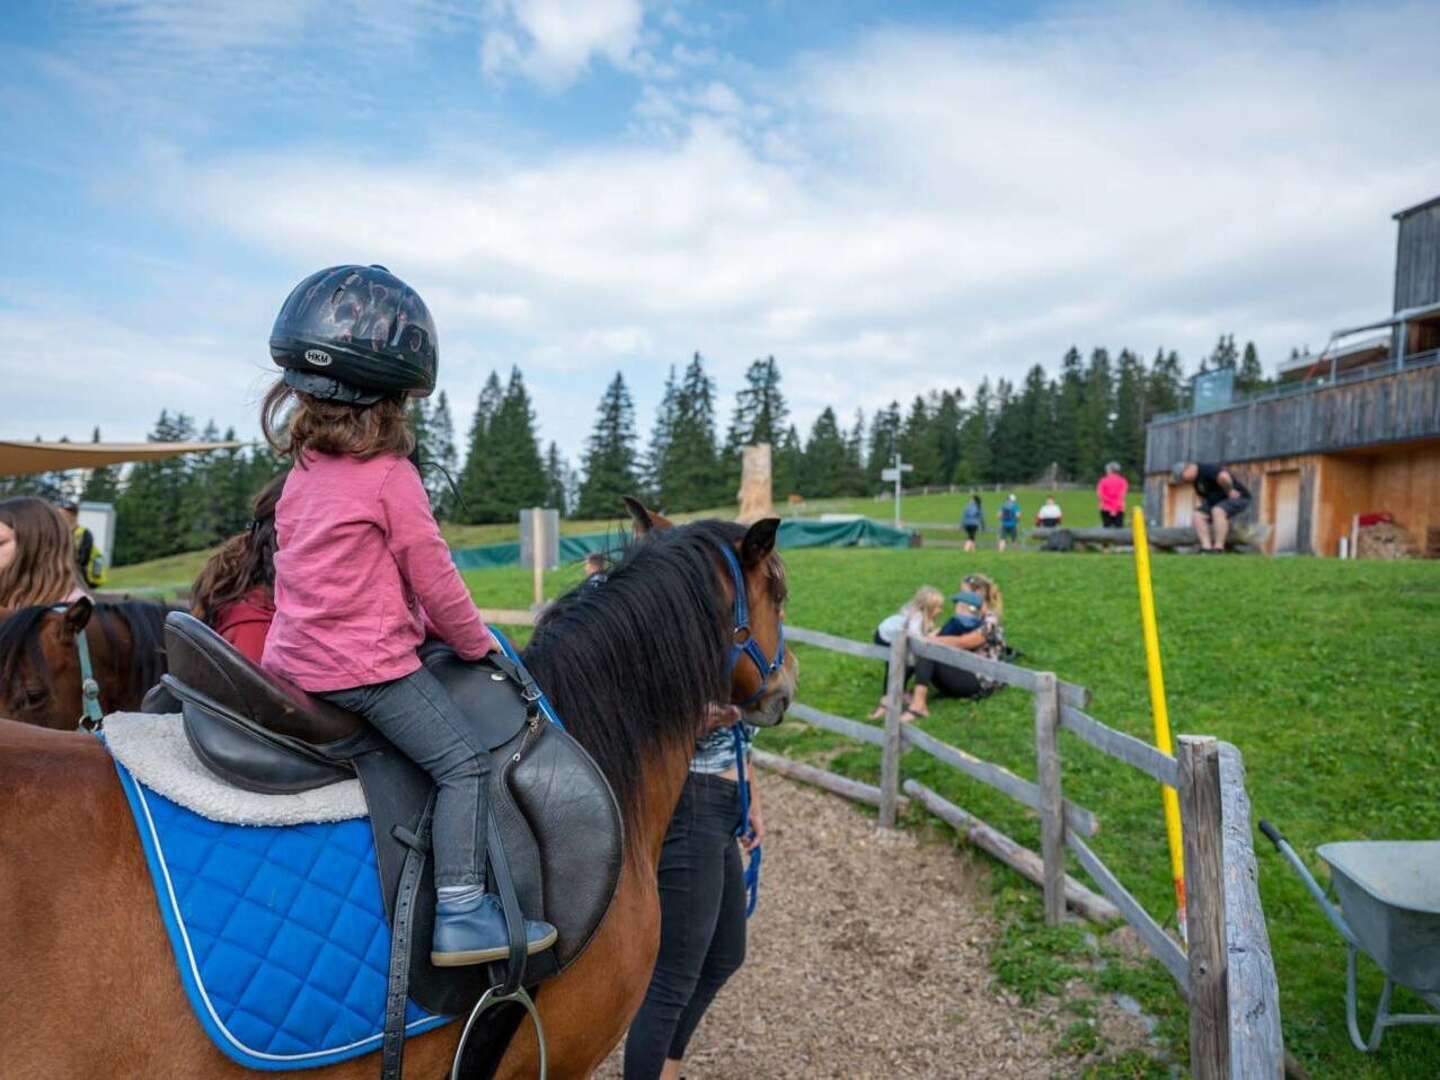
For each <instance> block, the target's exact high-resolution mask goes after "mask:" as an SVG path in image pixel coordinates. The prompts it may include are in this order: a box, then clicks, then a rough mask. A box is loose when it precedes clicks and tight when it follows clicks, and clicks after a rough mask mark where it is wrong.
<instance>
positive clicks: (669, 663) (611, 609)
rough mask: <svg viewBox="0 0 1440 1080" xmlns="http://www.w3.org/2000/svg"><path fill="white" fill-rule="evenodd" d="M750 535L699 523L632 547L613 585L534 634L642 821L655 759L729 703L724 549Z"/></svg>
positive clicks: (572, 714) (531, 651) (561, 703)
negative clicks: (648, 767) (646, 775)
mask: <svg viewBox="0 0 1440 1080" xmlns="http://www.w3.org/2000/svg"><path fill="white" fill-rule="evenodd" d="M744 535H745V529H744V528H743V527H742V526H739V525H734V524H731V523H729V522H724V521H697V522H693V523H691V524H689V525H681V526H677V527H675V528H673V529H668V530H665V531H663V532H653V533H651V534H650V535H649V536H647V537H646V538H644V539H643V540H641V541H638V542H635V543H632V544H631V545H630V547H629V548H628V550H626V552H625V553H624V555H623V557H622V558H621V559H620V561H619V562H618V563H617V564H616V565H615V566H614V567H613V568H612V569H611V570H610V571H609V574H608V576H607V577H606V578H605V580H604V583H603V584H599V585H597V584H596V583H594V582H593V581H586V582H583V583H581V584H580V585H577V586H576V587H575V588H574V589H571V590H570V591H569V592H568V593H566V594H565V595H564V596H562V597H560V598H559V599H558V600H556V601H555V603H554V604H552V605H551V606H550V607H549V608H548V609H547V610H546V612H545V614H544V615H543V616H542V617H541V619H540V621H539V623H538V624H537V625H536V627H535V634H534V637H532V638H531V640H530V644H529V645H528V646H526V648H525V651H524V657H525V663H526V665H527V666H528V667H529V668H530V670H531V671H532V672H533V674H534V675H535V678H536V681H537V682H539V684H540V685H541V686H542V687H544V689H545V692H546V693H547V694H548V695H549V697H550V701H551V703H552V704H553V705H554V706H555V710H556V712H558V713H559V714H560V718H561V719H562V720H563V721H564V722H565V725H566V727H567V729H568V730H569V732H570V734H572V735H574V736H575V738H576V739H577V740H578V741H579V742H580V743H581V744H582V745H583V746H584V747H585V749H586V750H588V751H589V752H590V755H591V756H592V757H593V758H594V759H595V762H596V764H597V765H599V766H600V769H601V771H602V772H604V774H605V776H606V778H607V779H608V780H609V781H610V785H611V787H612V788H614V790H615V794H616V797H617V798H618V799H619V800H620V804H621V806H622V808H623V810H624V812H625V817H626V821H627V824H629V823H630V822H633V820H634V817H635V815H636V814H637V812H638V811H639V810H640V808H641V807H642V805H643V792H642V769H643V766H644V762H645V759H646V757H647V756H649V755H650V754H651V753H653V752H654V751H655V750H656V749H666V748H670V747H678V746H681V745H686V746H690V745H693V743H694V741H695V739H696V738H697V737H698V735H699V733H700V731H701V724H702V721H703V718H704V714H705V710H706V707H707V706H708V705H710V704H711V703H712V702H723V701H726V700H727V699H728V697H729V679H728V677H727V675H726V671H725V660H726V654H727V650H728V646H729V643H730V626H729V621H730V610H729V607H728V606H727V600H726V597H725V596H724V594H723V593H722V591H721V589H720V586H719V582H720V574H721V572H722V571H721V568H720V562H719V558H720V556H719V548H720V546H722V545H725V546H731V547H733V546H734V545H735V544H736V543H737V542H738V541H739V540H740V539H741V538H742V537H744Z"/></svg>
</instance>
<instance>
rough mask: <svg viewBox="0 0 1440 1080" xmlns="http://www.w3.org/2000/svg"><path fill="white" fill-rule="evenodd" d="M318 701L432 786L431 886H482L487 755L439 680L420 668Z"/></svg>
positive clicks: (333, 693) (488, 773)
mask: <svg viewBox="0 0 1440 1080" xmlns="http://www.w3.org/2000/svg"><path fill="white" fill-rule="evenodd" d="M317 696H318V697H322V698H324V699H325V700H326V701H329V702H332V703H334V704H336V705H338V706H340V707H341V708H342V709H349V710H350V711H351V712H356V713H359V714H360V715H361V716H363V717H365V719H366V720H368V721H370V723H371V724H373V725H374V726H375V728H376V729H377V730H378V731H379V732H380V734H382V735H384V736H385V737H386V738H387V739H389V740H390V741H391V742H392V743H394V744H395V746H396V747H397V748H398V749H399V750H400V752H401V753H402V754H404V755H405V756H406V757H408V758H409V759H410V760H411V761H413V762H415V764H416V765H419V766H420V768H422V769H424V770H425V771H426V772H427V773H429V774H430V777H431V779H433V780H434V781H435V787H436V791H435V817H434V823H433V825H432V826H431V843H432V845H433V847H434V850H435V884H436V886H441V885H483V884H484V883H485V874H484V870H485V810H486V794H487V792H486V787H485V785H486V784H487V783H488V781H489V778H490V754H489V751H487V750H486V749H485V747H484V746H482V745H481V744H480V742H479V741H478V740H477V739H476V738H475V737H474V735H473V733H472V729H471V725H470V724H469V723H467V722H466V720H465V716H464V714H463V713H461V711H460V708H459V706H457V705H456V704H455V702H454V701H452V700H451V699H450V695H449V694H447V693H446V692H445V688H444V687H443V686H441V685H440V681H439V680H438V679H436V678H435V676H434V675H431V674H430V672H429V671H427V670H426V669H425V668H423V667H422V668H421V669H420V670H419V671H416V672H413V673H411V674H409V675H406V676H405V677H404V678H401V679H396V680H395V681H394V682H388V683H377V684H376V685H374V686H357V687H355V688H353V689H351V690H332V691H330V692H329V693H324V694H319V695H317Z"/></svg>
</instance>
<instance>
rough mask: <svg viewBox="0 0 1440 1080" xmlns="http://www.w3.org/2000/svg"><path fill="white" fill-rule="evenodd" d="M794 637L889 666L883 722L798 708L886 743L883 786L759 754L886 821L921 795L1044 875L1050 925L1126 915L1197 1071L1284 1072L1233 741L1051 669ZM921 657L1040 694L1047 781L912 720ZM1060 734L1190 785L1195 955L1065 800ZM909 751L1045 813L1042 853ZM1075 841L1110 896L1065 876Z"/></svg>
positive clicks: (810, 717)
mask: <svg viewBox="0 0 1440 1080" xmlns="http://www.w3.org/2000/svg"><path fill="white" fill-rule="evenodd" d="M786 636H787V637H788V638H789V640H791V641H793V642H800V643H804V644H806V645H810V646H814V647H816V648H821V649H826V650H829V651H831V652H838V653H843V654H845V655H848V656H856V657H862V658H865V659H870V660H877V661H882V662H885V663H887V664H888V665H889V678H888V682H887V693H886V699H887V702H888V704H887V707H886V710H885V723H884V727H883V728H882V727H876V726H874V725H871V724H863V723H859V722H857V721H855V720H850V719H847V718H845V717H843V716H835V715H832V714H830V713H826V712H822V711H820V710H819V709H815V708H812V707H811V706H808V705H804V704H800V703H796V704H795V705H792V706H791V708H790V715H791V716H793V717H794V718H795V719H797V720H800V721H803V722H804V723H807V724H812V725H814V726H816V727H819V728H823V729H825V730H827V731H832V732H835V733H837V734H840V735H844V736H848V737H849V738H852V739H858V740H860V741H862V742H867V743H870V744H872V745H875V746H879V747H880V750H881V755H882V756H881V764H880V783H879V785H878V786H877V785H873V784H865V783H861V782H859V781H856V780H852V779H850V778H848V777H842V776H837V775H835V774H834V773H830V772H827V771H825V770H824V769H820V768H816V767H815V766H812V765H805V764H801V763H799V762H793V761H790V760H789V759H787V758H784V757H780V756H778V755H775V754H770V753H766V752H764V751H760V750H757V751H756V752H755V763H756V764H757V765H759V766H761V767H762V768H768V769H773V770H774V771H776V772H779V773H783V774H784V775H787V776H792V777H795V778H796V779H799V780H804V781H806V782H808V783H812V784H816V785H818V786H820V787H823V788H826V789H827V790H830V791H833V792H835V793H837V794H840V795H844V796H846V797H847V798H851V799H855V800H858V801H860V802H865V803H869V804H871V805H873V806H875V807H877V808H878V809H879V818H880V824H881V825H882V826H884V827H887V828H893V827H895V824H896V817H897V812H898V811H899V810H900V809H901V808H902V807H903V806H905V805H907V804H908V803H909V802H912V801H913V802H914V803H918V804H919V805H921V806H923V807H925V809H926V810H928V811H929V812H930V813H932V814H934V815H935V816H936V817H938V818H940V819H941V820H943V821H945V822H947V823H948V824H949V825H951V826H952V827H953V828H955V830H956V831H957V832H959V833H960V835H962V836H964V837H965V838H966V839H967V840H969V841H970V842H971V843H973V844H975V845H976V846H977V847H979V848H981V849H983V850H984V851H986V852H988V853H990V854H991V855H994V856H995V857H996V858H998V859H1000V860H1001V861H1002V862H1004V863H1005V864H1006V865H1008V866H1011V867H1013V868H1014V869H1015V870H1017V871H1018V872H1019V873H1021V874H1022V875H1024V876H1025V877H1027V878H1029V879H1030V880H1031V881H1034V882H1035V883H1036V884H1038V885H1040V886H1041V887H1042V889H1043V890H1044V901H1045V903H1044V907H1045V919H1046V922H1047V923H1050V924H1051V925H1054V924H1056V923H1058V922H1060V921H1061V919H1063V918H1064V916H1065V908H1066V907H1067V905H1068V906H1069V907H1071V908H1073V909H1074V910H1075V911H1077V912H1079V913H1080V914H1082V915H1084V916H1086V917H1087V918H1090V919H1093V920H1096V921H1099V922H1106V921H1112V920H1114V919H1117V918H1123V919H1124V920H1125V921H1126V922H1127V923H1129V924H1130V925H1131V926H1132V927H1134V929H1135V931H1136V933H1137V934H1138V936H1139V938H1140V940H1141V941H1142V942H1144V944H1145V947H1146V948H1147V949H1148V950H1149V951H1150V953H1151V954H1152V955H1154V956H1155V957H1156V959H1158V960H1159V961H1160V963H1161V964H1163V965H1164V966H1165V969H1166V970H1167V971H1169V972H1170V974H1171V975H1172V976H1173V977H1174V979H1175V981H1176V983H1177V985H1178V986H1179V989H1180V992H1181V993H1182V994H1183V995H1184V996H1185V997H1186V998H1187V999H1188V1000H1189V1003H1190V1068H1191V1071H1192V1072H1193V1073H1194V1075H1195V1076H1196V1077H1197V1078H1200V1080H1209V1078H1212V1077H1237V1078H1238V1077H1245V1078H1249V1077H1279V1076H1281V1075H1282V1074H1283V1063H1284V1056H1285V1055H1284V1047H1283V1045H1282V1041H1281V1034H1280V1005H1279V989H1278V986H1277V983H1276V980H1275V965H1274V962H1273V960H1272V959H1271V955H1270V941H1269V937H1268V935H1267V933H1266V929H1265V916H1264V912H1263V910H1262V909H1261V906H1260V894H1259V889H1258V887H1257V881H1256V868H1255V853H1254V850H1253V849H1252V847H1251V835H1252V834H1251V828H1250V806H1249V799H1248V797H1247V795H1246V793H1245V781H1244V777H1245V771H1244V766H1243V764H1242V762H1241V759H1240V753H1239V751H1238V750H1236V749H1235V747H1233V746H1231V745H1229V744H1228V743H1222V742H1218V741H1217V740H1215V739H1212V738H1208V737H1192V736H1183V735H1182V736H1181V737H1180V740H1179V748H1178V753H1177V755H1176V756H1175V757H1172V756H1170V755H1169V754H1164V753H1161V752H1160V751H1159V750H1157V749H1156V748H1155V747H1153V746H1151V745H1150V744H1148V743H1146V742H1144V741H1142V740H1140V739H1137V738H1135V737H1134V736H1133V735H1128V734H1126V733H1125V732H1123V731H1117V730H1115V729H1114V728H1112V727H1109V726H1107V725H1105V724H1103V723H1101V722H1100V721H1099V720H1097V719H1095V717H1093V716H1091V715H1090V714H1089V713H1087V712H1086V711H1085V710H1086V709H1087V708H1088V707H1089V705H1090V692H1089V691H1088V690H1086V689H1085V688H1084V687H1082V686H1077V685H1075V684H1073V683H1068V682H1065V681H1063V680H1061V679H1058V678H1057V677H1056V676H1055V675H1053V674H1051V673H1049V672H1039V671H1032V670H1030V669H1028V668H1021V667H1016V666H1015V665H1013V664H1006V663H1001V662H998V661H994V660H988V659H985V658H983V657H978V656H975V655H973V654H971V653H968V652H964V651H962V650H958V649H952V648H949V647H948V646H945V645H941V644H938V643H936V642H932V641H925V640H922V639H918V638H907V637H906V636H905V635H901V636H900V637H899V638H898V639H897V640H896V641H895V643H894V644H893V645H892V646H890V647H889V648H885V647H883V646H879V645H872V644H868V643H865V642H859V641H851V640H849V639H847V638H841V637H836V636H834V635H832V634H826V633H822V632H820V631H818V630H806V629H803V628H800V627H787V628H786ZM912 657H925V658H928V659H931V660H935V661H938V662H940V663H943V664H947V665H949V666H951V667H956V668H962V669H964V670H967V671H970V672H972V673H974V674H975V675H977V676H980V677H982V678H986V679H990V680H993V681H994V682H997V683H1000V684H1002V685H1005V686H1009V687H1013V688H1015V689H1017V690H1021V691H1024V692H1026V693H1029V694H1031V695H1032V696H1033V698H1034V708H1033V715H1034V725H1035V731H1034V739H1035V775H1036V779H1035V780H1033V781H1032V780H1028V779H1026V778H1024V777H1022V776H1019V775H1017V774H1015V773H1013V772H1011V771H1010V770H1009V769H1006V768H1004V767H1002V766H1000V765H996V764H994V763H992V762H988V761H983V760H981V759H979V758H977V757H974V756H973V755H971V754H968V753H966V752H965V751H964V750H961V749H959V748H958V747H955V746H951V745H949V744H948V743H945V742H942V741H941V740H940V739H937V738H935V737H934V736H933V735H928V734H926V733H925V732H923V731H921V730H919V729H918V728H916V727H914V726H913V725H909V724H902V723H901V722H900V714H901V712H902V708H903V705H902V701H901V698H902V693H901V691H902V689H903V681H904V673H905V671H906V668H907V666H908V664H909V661H910V660H911V658H912ZM1062 731H1066V732H1069V733H1070V734H1071V735H1073V736H1075V737H1076V738H1078V739H1080V740H1081V741H1082V742H1085V743H1088V744H1089V745H1090V746H1092V747H1094V748H1095V749H1097V750H1099V751H1100V752H1101V753H1104V754H1106V755H1108V756H1110V757H1112V758H1114V759H1116V760H1117V761H1120V762H1123V763H1124V764H1125V765H1127V766H1129V767H1130V768H1134V769H1139V770H1140V771H1141V772H1143V773H1145V774H1146V775H1147V776H1150V777H1151V778H1152V779H1154V780H1156V781H1157V782H1158V783H1161V784H1166V785H1170V786H1172V787H1175V788H1176V789H1177V791H1178V792H1179V795H1180V808H1181V817H1182V824H1183V829H1184V835H1185V877H1186V882H1185V884H1186V899H1187V908H1188V910H1187V919H1186V937H1187V940H1188V942H1189V949H1188V951H1187V950H1186V949H1184V948H1182V947H1181V945H1180V943H1179V942H1177V941H1176V940H1175V939H1174V938H1173V937H1171V936H1170V935H1169V934H1168V933H1166V932H1165V930H1164V928H1163V927H1161V925H1160V924H1159V923H1158V922H1156V920H1155V919H1154V918H1152V917H1151V916H1150V914H1149V913H1148V912H1147V911H1146V910H1145V909H1144V908H1143V907H1141V905H1140V904H1139V902H1138V901H1137V900H1136V899H1135V897H1134V896H1133V895H1132V894H1131V893H1130V891H1129V890H1128V889H1126V888H1125V886H1124V885H1123V884H1122V883H1121V882H1120V881H1119V879H1118V878H1116V876H1115V874H1114V873H1113V872H1112V871H1111V870H1110V868H1109V867H1107V866H1106V865H1105V863H1104V862H1103V861H1102V860H1101V858H1100V857H1099V856H1098V855H1097V854H1096V853H1095V852H1094V850H1092V849H1091V847H1090V845H1089V844H1088V843H1086V840H1087V839H1088V838H1090V837H1093V836H1095V835H1096V834H1097V833H1098V832H1099V831H1100V821H1099V818H1098V817H1097V816H1096V814H1095V813H1094V811H1092V810H1090V809H1087V808H1085V807H1082V806H1079V805H1077V804H1075V803H1073V802H1071V801H1070V800H1068V799H1066V798H1065V795H1064V787H1063V783H1062V771H1063V770H1062V756H1061V752H1060V732H1062ZM907 750H919V751H920V752H922V753H924V754H927V755H929V756H930V757H932V758H934V759H935V760H937V761H941V762H944V763H945V764H946V765H949V766H951V767H952V768H955V769H957V770H958V771H960V772H962V773H964V774H965V775H966V776H967V777H969V778H970V779H972V780H976V781H978V782H979V783H982V784H986V785H988V786H990V787H993V788H995V789H997V790H999V791H1002V792H1004V793H1005V794H1006V795H1008V796H1010V798H1012V799H1014V800H1016V801H1017V802H1019V803H1021V804H1022V805H1024V806H1026V807H1029V808H1030V809H1032V810H1035V811H1036V812H1037V813H1038V814H1039V816H1040V836H1041V842H1040V851H1039V852H1038V853H1037V852H1034V851H1031V850H1029V849H1028V848H1026V847H1024V846H1023V845H1021V844H1019V843H1017V842H1016V841H1014V840H1013V839H1011V838H1010V837H1008V836H1006V835H1005V834H1004V833H1002V832H1001V831H1000V830H998V829H996V828H994V827H993V826H992V825H989V824H987V823H986V822H984V821H982V820H980V819H979V818H977V817H976V816H975V815H974V814H971V813H969V812H968V811H966V810H964V809H962V808H961V807H959V806H957V805H955V804H954V803H953V802H951V801H949V800H948V799H946V798H944V797H943V796H941V795H940V794H939V793H937V792H935V791H933V790H931V789H930V788H928V787H926V786H925V785H924V784H921V783H919V782H918V781H916V780H902V778H901V769H900V759H901V757H902V755H903V754H904V753H905V752H906V751H907ZM907 796H908V798H907ZM1067 848H1068V849H1069V851H1070V853H1071V854H1072V855H1074V857H1075V861H1076V862H1077V863H1078V864H1079V865H1080V866H1081V867H1082V868H1083V869H1084V870H1085V872H1086V873H1087V874H1088V875H1089V876H1090V878H1091V879H1092V880H1093V881H1094V882H1095V884H1096V885H1098V886H1099V888H1100V892H1101V893H1102V894H1103V895H1097V894H1096V893H1094V892H1093V891H1092V890H1090V889H1089V888H1087V887H1086V886H1085V885H1083V884H1081V883H1080V882H1079V881H1076V880H1075V879H1074V878H1073V877H1071V876H1070V875H1069V874H1067V873H1066V872H1065V851H1066V849H1067Z"/></svg>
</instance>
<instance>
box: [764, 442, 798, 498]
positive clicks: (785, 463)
mask: <svg viewBox="0 0 1440 1080" xmlns="http://www.w3.org/2000/svg"><path fill="white" fill-rule="evenodd" d="M770 469H771V490H772V491H773V492H774V496H775V498H776V499H777V500H779V499H782V498H789V497H790V496H791V495H802V496H803V495H804V494H805V493H806V492H805V486H804V484H805V448H804V446H802V445H801V443H800V432H798V431H797V430H795V425H794V424H791V425H790V426H789V427H787V428H786V429H785V431H784V433H783V434H782V435H781V436H780V439H779V442H778V443H777V444H776V445H775V449H774V451H773V457H772V458H771V463H770Z"/></svg>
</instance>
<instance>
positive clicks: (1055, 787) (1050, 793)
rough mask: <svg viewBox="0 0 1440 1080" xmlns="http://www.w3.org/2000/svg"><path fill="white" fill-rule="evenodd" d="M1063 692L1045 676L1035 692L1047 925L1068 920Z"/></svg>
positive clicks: (1042, 675)
mask: <svg viewBox="0 0 1440 1080" xmlns="http://www.w3.org/2000/svg"><path fill="white" fill-rule="evenodd" d="M1059 733H1060V691H1059V689H1058V686H1057V683H1056V679H1055V675H1054V674H1053V673H1052V672H1048V671H1047V672H1042V673H1041V674H1040V675H1039V686H1037V687H1036V688H1035V771H1036V778H1037V779H1038V781H1039V783H1040V798H1041V805H1040V855H1041V857H1042V858H1043V859H1044V861H1045V923H1046V925H1047V926H1058V925H1059V924H1060V922H1061V920H1063V919H1064V918H1065V812H1064V804H1063V801H1062V795H1061V792H1060V739H1059Z"/></svg>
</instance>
